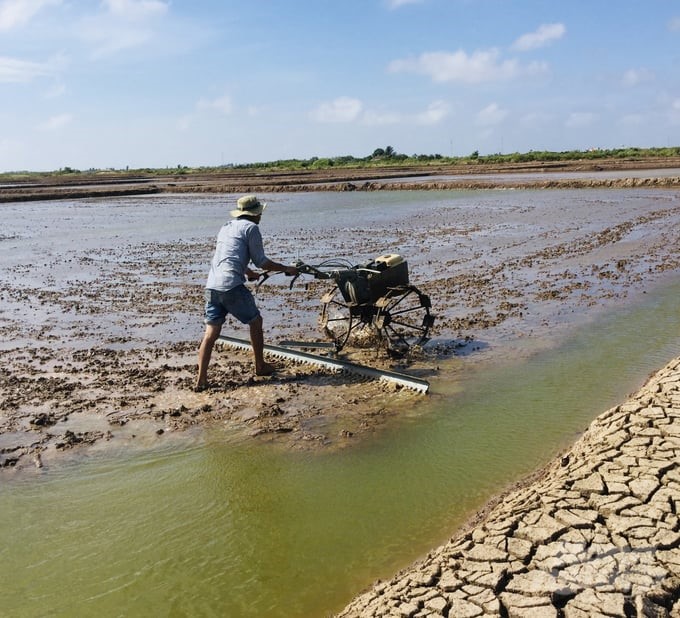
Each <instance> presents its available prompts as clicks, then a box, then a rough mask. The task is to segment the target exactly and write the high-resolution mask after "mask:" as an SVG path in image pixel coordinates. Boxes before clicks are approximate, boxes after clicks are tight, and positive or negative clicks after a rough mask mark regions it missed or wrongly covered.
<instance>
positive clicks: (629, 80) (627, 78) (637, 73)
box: [621, 69, 654, 87]
mask: <svg viewBox="0 0 680 618" xmlns="http://www.w3.org/2000/svg"><path fill="white" fill-rule="evenodd" d="M653 79H654V73H653V72H652V71H650V70H649V69H628V70H627V71H626V72H625V73H624V74H623V78H622V79H621V83H622V84H623V85H624V86H629V87H632V86H637V85H638V84H641V83H642V82H648V81H652V80H653Z"/></svg>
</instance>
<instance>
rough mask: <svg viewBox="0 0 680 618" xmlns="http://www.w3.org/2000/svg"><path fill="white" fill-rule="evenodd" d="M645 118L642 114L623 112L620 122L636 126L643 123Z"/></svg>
mask: <svg viewBox="0 0 680 618" xmlns="http://www.w3.org/2000/svg"><path fill="white" fill-rule="evenodd" d="M645 120H646V118H645V116H643V115H642V114H624V115H623V116H621V119H620V122H621V124H622V125H624V126H626V127H638V126H641V125H643V124H644V122H645Z"/></svg>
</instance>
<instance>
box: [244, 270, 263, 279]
mask: <svg viewBox="0 0 680 618" xmlns="http://www.w3.org/2000/svg"><path fill="white" fill-rule="evenodd" d="M261 274H262V273H256V272H255V271H254V270H251V269H250V268H246V277H247V279H248V281H257V280H258V279H259V278H260V276H261Z"/></svg>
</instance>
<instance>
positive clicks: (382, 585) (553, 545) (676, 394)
mask: <svg viewBox="0 0 680 618" xmlns="http://www.w3.org/2000/svg"><path fill="white" fill-rule="evenodd" d="M495 502H496V503H495V506H490V507H489V509H488V511H487V512H486V513H485V514H484V515H483V516H481V517H480V518H481V522H479V523H477V524H476V525H474V526H472V527H471V528H469V529H468V530H466V531H465V532H463V533H461V534H459V535H458V536H456V537H454V538H452V539H451V540H450V541H449V542H448V543H447V544H445V545H443V546H441V547H439V548H438V549H436V550H434V551H433V552H431V553H430V554H429V555H428V556H427V558H426V559H424V560H423V561H422V562H420V563H418V564H416V565H413V566H412V567H410V568H408V569H406V570H404V571H403V572H401V573H400V574H399V575H397V576H395V577H394V578H393V579H391V580H390V581H386V582H379V583H377V584H376V585H375V586H374V587H373V588H372V589H371V590H370V591H368V592H366V593H364V594H363V595H361V596H359V597H357V598H356V599H355V600H354V601H353V602H352V603H351V604H350V605H348V606H347V607H346V608H345V610H344V611H343V612H342V613H341V614H339V615H340V616H342V617H344V618H349V617H365V618H368V617H377V616H409V617H413V618H416V617H424V616H450V617H455V618H462V617H469V618H473V617H477V616H507V617H509V618H532V617H536V618H539V617H540V618H558V617H564V618H590V617H593V616H621V617H625V616H641V617H642V616H679V615H680V600H679V599H680V520H679V518H678V510H679V508H680V358H678V359H675V360H674V361H672V362H671V363H669V364H668V365H667V366H666V367H665V368H664V369H662V370H661V371H659V372H658V373H657V374H656V375H655V376H654V377H653V378H652V379H651V380H650V381H649V382H648V383H647V384H646V385H645V386H644V387H643V388H642V389H641V390H640V391H639V392H638V393H637V394H636V395H634V396H633V397H632V398H631V399H630V400H629V401H627V402H626V403H624V404H622V405H619V406H616V407H615V408H612V409H611V410H609V411H608V412H606V413H604V414H602V415H601V416H600V417H598V418H597V419H596V420H595V421H594V422H593V423H592V424H591V426H590V427H589V429H588V431H586V433H585V434H584V435H583V436H582V437H581V438H580V439H579V440H578V442H577V443H576V444H575V445H574V446H573V447H572V448H571V449H570V450H569V451H568V452H566V453H564V454H563V455H562V456H561V457H560V458H559V459H557V460H556V461H555V462H553V463H552V464H551V465H550V466H549V467H548V468H547V469H545V470H544V471H542V473H541V474H540V475H537V478H534V479H530V480H529V481H527V483H526V484H524V485H523V486H520V487H519V488H517V489H515V490H513V491H511V492H509V493H507V494H506V495H504V496H502V497H501V498H499V499H497V500H496V501H495Z"/></svg>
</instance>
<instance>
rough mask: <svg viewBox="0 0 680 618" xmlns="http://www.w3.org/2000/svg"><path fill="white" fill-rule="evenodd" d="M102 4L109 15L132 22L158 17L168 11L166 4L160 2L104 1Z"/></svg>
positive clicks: (158, 0) (136, 0)
mask: <svg viewBox="0 0 680 618" xmlns="http://www.w3.org/2000/svg"><path fill="white" fill-rule="evenodd" d="M104 4H105V5H106V7H107V8H108V10H109V13H111V15H115V16H116V17H120V18H122V19H127V20H132V21H137V20H140V19H147V18H150V17H158V16H160V15H164V14H165V13H167V11H168V4H167V3H166V2H161V1H160V0H105V2H104Z"/></svg>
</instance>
